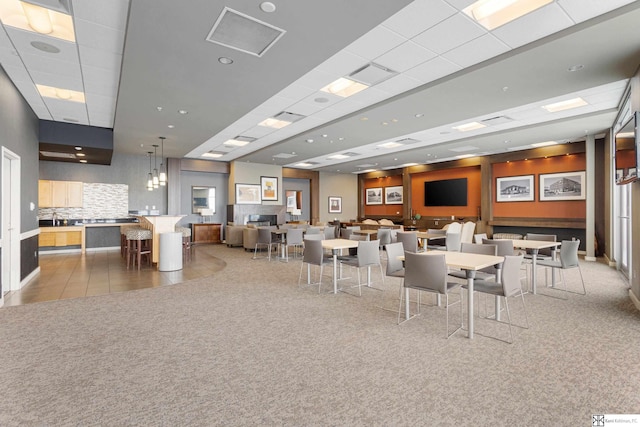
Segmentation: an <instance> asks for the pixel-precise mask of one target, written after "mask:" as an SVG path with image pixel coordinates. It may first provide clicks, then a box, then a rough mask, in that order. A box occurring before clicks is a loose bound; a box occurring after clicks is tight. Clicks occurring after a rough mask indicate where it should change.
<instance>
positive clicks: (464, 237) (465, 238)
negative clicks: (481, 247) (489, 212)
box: [460, 221, 476, 243]
mask: <svg viewBox="0 0 640 427" xmlns="http://www.w3.org/2000/svg"><path fill="white" fill-rule="evenodd" d="M474 231H476V223H475V222H472V221H467V222H465V223H464V224H462V232H461V233H460V242H462V243H472V242H473V232H474Z"/></svg>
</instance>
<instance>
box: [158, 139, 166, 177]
mask: <svg viewBox="0 0 640 427" xmlns="http://www.w3.org/2000/svg"><path fill="white" fill-rule="evenodd" d="M158 138H160V141H161V142H160V176H159V177H158V180H159V181H160V185H163V186H164V185H167V167H166V165H165V164H164V140H165V139H167V138H165V137H164V136H160V137H158Z"/></svg>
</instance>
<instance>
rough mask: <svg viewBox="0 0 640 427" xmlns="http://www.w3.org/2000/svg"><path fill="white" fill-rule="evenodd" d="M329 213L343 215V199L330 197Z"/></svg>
mask: <svg viewBox="0 0 640 427" xmlns="http://www.w3.org/2000/svg"><path fill="white" fill-rule="evenodd" d="M329 213H342V197H338V196H329Z"/></svg>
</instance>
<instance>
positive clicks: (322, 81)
mask: <svg viewBox="0 0 640 427" xmlns="http://www.w3.org/2000/svg"><path fill="white" fill-rule="evenodd" d="M338 77H341V76H336V75H335V74H332V73H327V72H326V71H321V70H318V69H313V70H311V71H309V72H308V73H307V74H305V75H304V76H303V77H302V78H301V79H300V80H298V82H299V83H302V84H304V85H305V86H308V87H310V88H314V90H320V89H322V88H323V87H325V86H326V85H328V84H329V83H331V82H333V81H335V80H336V79H337V78H338Z"/></svg>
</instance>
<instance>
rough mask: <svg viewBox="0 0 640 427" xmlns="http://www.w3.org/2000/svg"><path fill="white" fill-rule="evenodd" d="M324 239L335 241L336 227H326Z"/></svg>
mask: <svg viewBox="0 0 640 427" xmlns="http://www.w3.org/2000/svg"><path fill="white" fill-rule="evenodd" d="M324 238H325V239H335V238H336V226H335V225H327V226H326V227H325V228H324Z"/></svg>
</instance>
